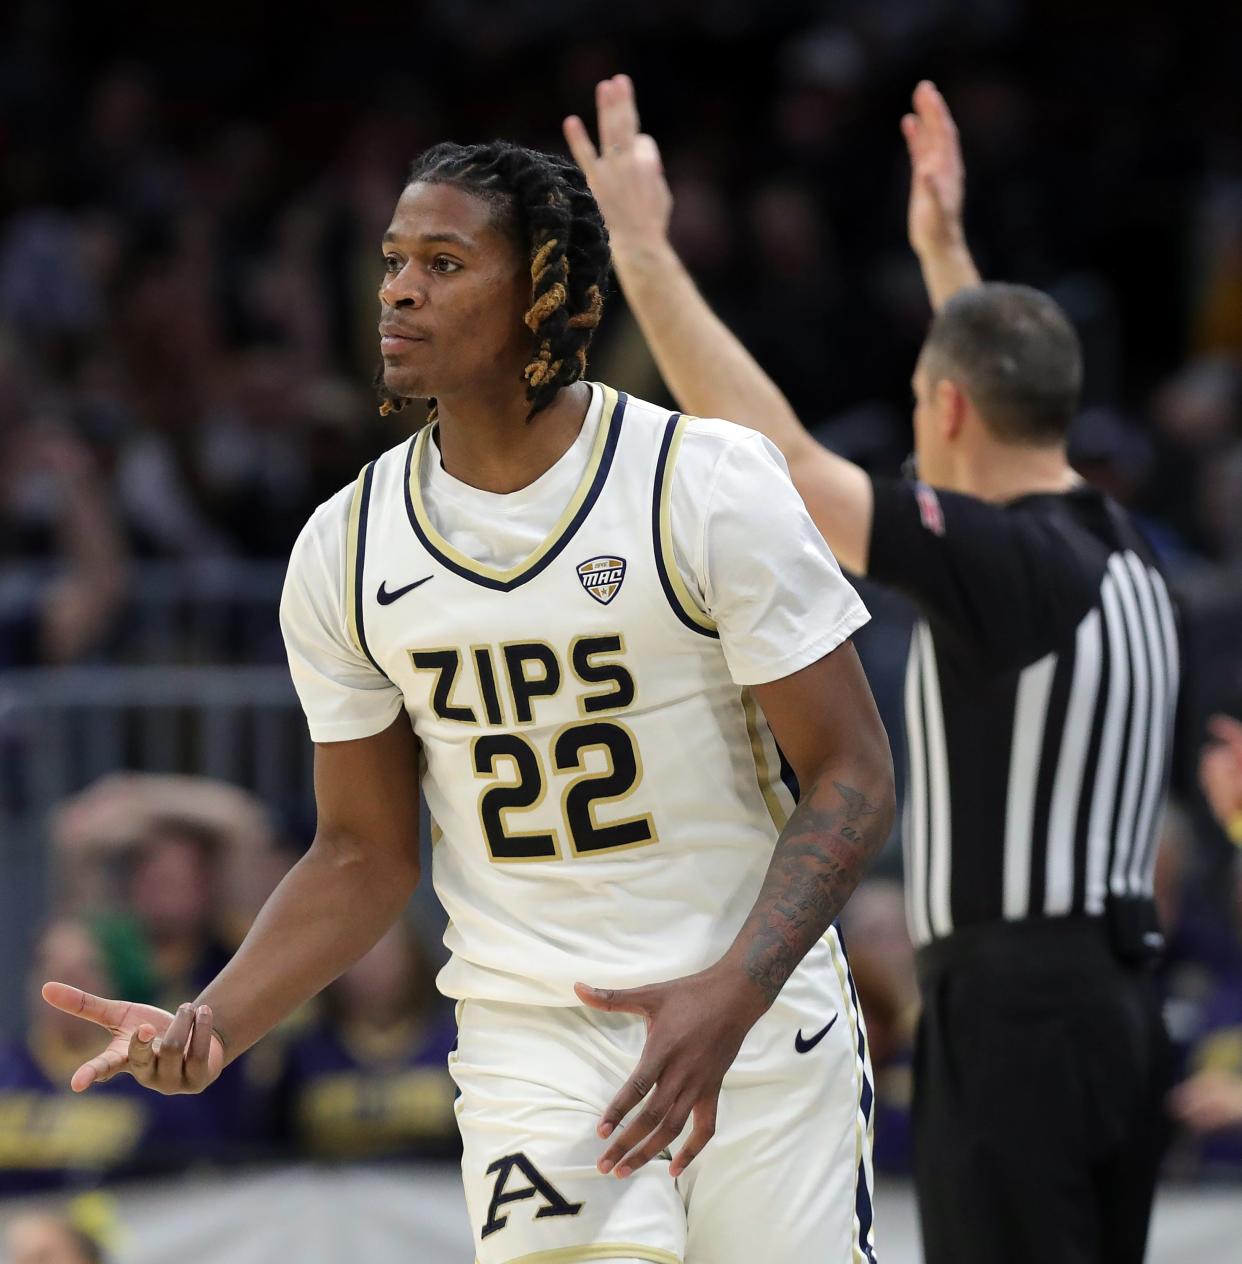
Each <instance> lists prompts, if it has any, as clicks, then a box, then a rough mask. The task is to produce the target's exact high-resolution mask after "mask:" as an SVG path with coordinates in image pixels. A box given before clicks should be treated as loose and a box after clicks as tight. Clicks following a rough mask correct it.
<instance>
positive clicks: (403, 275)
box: [379, 268, 427, 308]
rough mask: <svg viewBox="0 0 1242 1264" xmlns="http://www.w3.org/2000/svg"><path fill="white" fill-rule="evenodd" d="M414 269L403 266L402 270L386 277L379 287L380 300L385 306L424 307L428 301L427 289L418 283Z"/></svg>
mask: <svg viewBox="0 0 1242 1264" xmlns="http://www.w3.org/2000/svg"><path fill="white" fill-rule="evenodd" d="M411 273H412V269H410V268H402V269H401V271H400V272H397V273H394V274H393V275H392V276H387V277H385V278H384V283H383V285H381V286H380V288H379V300H380V302H381V303H383V304H384V306H385V307H412V308H419V307H422V306H423V304H424V303H426V301H427V291H426V290H425V289H424V288H423V287H422V286H421V285H419V284H418V283H417V281H416V279H415V278H414V276H413V275H411Z"/></svg>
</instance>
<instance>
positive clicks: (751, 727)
mask: <svg viewBox="0 0 1242 1264" xmlns="http://www.w3.org/2000/svg"><path fill="white" fill-rule="evenodd" d="M741 700H742V712H743V714H744V715H745V716H746V733H747V736H748V737H749V738H750V754H751V758H752V759H754V761H755V779H756V780H757V781H758V782H759V792H760V793H761V794H762V795H763V802H764V804H765V805H766V806H767V809H768V815H769V816H770V817H771V818H772V824H773V825H775V826H776V832H777V833H778V834H779V833H780V832H781V830H783V829H784V828H785V824H786V822H787V821H788V820H789V817H790V813H789V811H788V809H787V808H786V807H785V805H784V804H783V803H782V802H781V798H780V793H779V791H778V790H777V786H781V787H783V786H784V782H783V781H781V779H780V768H779V766H778V768H777V770H776V773H775V775H773V772H772V769H771V767H770V765H769V763H768V752H767V748H766V746H765V744H764V740H763V730H762V729H761V728H760V724H761V723H762V721H761V720H760V718H759V705H758V703H757V702H756V701H755V695H754V694H753V693H752V692H751V691H750V690H749V689H747V688H745V687H743V688H742V690H741Z"/></svg>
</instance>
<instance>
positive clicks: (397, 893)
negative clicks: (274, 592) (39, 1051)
mask: <svg viewBox="0 0 1242 1264" xmlns="http://www.w3.org/2000/svg"><path fill="white" fill-rule="evenodd" d="M417 768H418V745H417V742H416V740H415V737H414V734H413V731H412V730H411V728H410V725H409V722H408V720H407V718H406V716H405V714H404V713H402V714H401V715H399V716H398V717H397V719H396V720H395V721H394V722H393V724H392V725H391V726H390V727H389V728H388V729H386V730H385V731H384V732H382V733H378V734H376V735H375V736H374V737H369V738H364V739H362V740H360V741H351V742H330V743H323V744H319V745H317V746H316V747H315V799H316V805H317V809H318V816H319V819H318V825H317V828H316V832H315V839H314V842H313V843H312V844H311V846H310V848H309V850H308V851H307V852H306V854H305V855H304V856H303V857H302V858H301V859H300V860H299V861H298V863H297V864H296V865H294V867H293V868H292V869H291V870H290V871H289V873H288V874H287V875H286V877H285V879H284V880H283V881H282V882H281V884H280V886H278V887H277V888H276V890H275V891H274V892H273V893H272V895H271V897H270V898H269V899H268V901H267V903H266V904H265V905H264V906H263V909H262V910H261V912H260V913H259V916H258V917H257V918H256V919H255V923H254V926H253V927H252V928H251V930H250V933H249V934H248V935H247V936H246V939H245V941H244V942H243V943H242V945H241V947H240V948H239V949H238V950H237V953H236V955H235V956H234V957H233V959H232V961H230V962H229V964H228V965H227V966H225V968H224V969H223V970H222V971H221V972H220V974H219V975H218V976H217V978H216V979H215V980H214V981H213V982H212V983H211V984H210V985H209V986H208V987H207V989H206V990H205V991H204V992H203V994H202V995H201V996H200V997H199V998H198V999H197V1000H196V1001H195V1002H193V1003H192V1004H191V1003H187V1004H185V1005H182V1006H181V1007H180V1008H179V1009H178V1011H177V1013H176V1014H175V1015H174V1014H170V1013H168V1012H167V1011H165V1010H161V1009H157V1008H155V1007H154V1006H149V1005H136V1004H131V1003H130V1002H128V1001H119V1000H106V999H104V998H102V997H97V996H91V995H90V994H89V993H86V992H82V991H81V990H80V989H78V988H73V987H68V986H66V985H65V984H62V983H48V984H46V985H45V987H44V989H43V996H44V998H45V999H46V1000H47V1001H48V1002H49V1003H50V1004H52V1005H55V1006H56V1007H57V1008H58V1009H63V1010H65V1011H67V1012H69V1013H76V1014H80V1015H81V1016H82V1018H84V1019H87V1020H89V1021H91V1022H94V1023H97V1024H98V1025H99V1026H101V1027H104V1028H106V1029H107V1030H108V1031H109V1032H110V1033H111V1037H112V1038H111V1040H110V1041H109V1043H108V1046H107V1048H106V1049H104V1050H103V1052H102V1053H100V1054H99V1055H98V1056H97V1057H94V1058H92V1059H90V1060H89V1061H88V1062H86V1063H84V1064H83V1065H82V1066H81V1067H79V1068H78V1069H77V1071H75V1072H74V1074H73V1078H72V1080H71V1085H72V1087H73V1089H74V1090H75V1091H77V1092H82V1091H83V1090H84V1089H87V1088H89V1087H90V1086H91V1085H92V1084H96V1083H104V1082H105V1081H107V1080H109V1079H111V1078H112V1077H113V1076H115V1075H118V1074H121V1073H122V1072H124V1073H127V1074H129V1075H132V1076H133V1077H134V1079H136V1080H137V1081H138V1082H139V1083H140V1084H142V1085H143V1086H144V1087H146V1088H150V1089H153V1090H154V1091H156V1092H159V1093H197V1092H201V1091H202V1090H203V1089H204V1088H206V1087H207V1086H208V1085H209V1084H210V1083H211V1082H212V1081H213V1080H215V1079H216V1077H217V1076H218V1075H219V1074H220V1072H221V1071H222V1070H223V1068H224V1066H225V1065H226V1063H227V1062H229V1061H231V1060H232V1059H233V1058H235V1057H237V1056H238V1055H239V1054H240V1053H243V1052H244V1051H245V1050H246V1049H248V1048H249V1047H250V1046H251V1045H253V1044H254V1043H255V1042H256V1041H257V1040H259V1039H260V1038H261V1037H262V1036H264V1035H265V1034H266V1033H267V1032H269V1031H270V1030H271V1029H272V1028H273V1027H275V1026H276V1025H277V1024H278V1023H279V1022H280V1021H281V1020H282V1019H283V1018H285V1017H286V1016H287V1015H289V1014H290V1013H292V1012H293V1011H294V1010H295V1009H296V1008H297V1007H298V1006H299V1005H301V1004H303V1003H304V1002H306V1001H307V1000H309V999H310V998H311V997H312V996H314V995H315V994H316V993H318V992H319V991H321V990H322V989H323V988H324V987H326V986H327V985H328V984H329V983H330V982H331V981H332V980H333V979H335V978H336V977H337V975H339V974H340V973H341V972H342V971H344V970H345V969H346V968H347V967H348V966H350V965H352V964H353V962H354V961H356V960H357V959H358V958H359V957H361V956H362V955H363V954H364V953H365V952H366V951H367V950H368V949H369V948H371V947H372V945H373V944H375V943H376V941H377V940H378V939H379V938H380V936H381V935H382V934H383V933H384V931H385V930H387V929H388V927H389V926H391V925H392V923H393V922H394V921H395V920H396V919H397V917H398V916H399V915H400V913H401V911H402V909H403V908H404V907H405V905H406V903H407V901H408V900H409V897H410V895H411V893H412V892H413V890H414V887H415V885H416V884H417V882H418V876H419V861H418V776H417Z"/></svg>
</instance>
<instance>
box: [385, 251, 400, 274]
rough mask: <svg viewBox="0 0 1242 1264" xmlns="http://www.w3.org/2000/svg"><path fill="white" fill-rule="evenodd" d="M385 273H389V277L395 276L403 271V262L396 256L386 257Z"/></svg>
mask: <svg viewBox="0 0 1242 1264" xmlns="http://www.w3.org/2000/svg"><path fill="white" fill-rule="evenodd" d="M384 271H385V272H386V273H388V275H389V276H395V275H396V274H397V273H398V272H400V271H401V260H400V259H398V258H397V256H396V255H385V256H384Z"/></svg>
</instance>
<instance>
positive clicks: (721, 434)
mask: <svg viewBox="0 0 1242 1264" xmlns="http://www.w3.org/2000/svg"><path fill="white" fill-rule="evenodd" d="M626 422H627V424H630V423H632V424H634V425H637V426H642V427H644V428H647V429H650V430H652V431H653V432H655V433H658V434H660V435H663V434H665V432H667V431H668V430H669V428H670V426H671V425H673V424H674V423H675V428H676V440H677V464H678V466H679V467H681V469H682V470H701V469H703V468H707V467H711V466H714V465H715V464H716V463H717V462H719V461H721V460H723V459H725V458H726V457H727V456H729V455H730V454H732V455H733V456H734V457H735V458H736V459H738V460H741V461H742V462H746V461H748V460H754V459H764V458H766V459H771V457H772V456H773V455H776V456H777V460H778V461H779V459H780V458H779V455H778V454H777V450H776V448H775V447H773V445H772V444H771V443H770V442H769V441H768V440H767V439H765V438H764V436H763V435H761V434H760V433H759V432H758V431H757V430H750V429H748V428H747V427H746V426H739V425H738V424H737V423H736V422H732V421H725V420H723V419H722V418H720V417H694V416H691V415H690V414H688V413H680V412H677V411H675V410H671V409H668V408H663V407H661V406H660V405H659V404H653V403H651V402H649V401H648V400H643V399H636V398H634V397H633V396H630V397H627V403H626Z"/></svg>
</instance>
